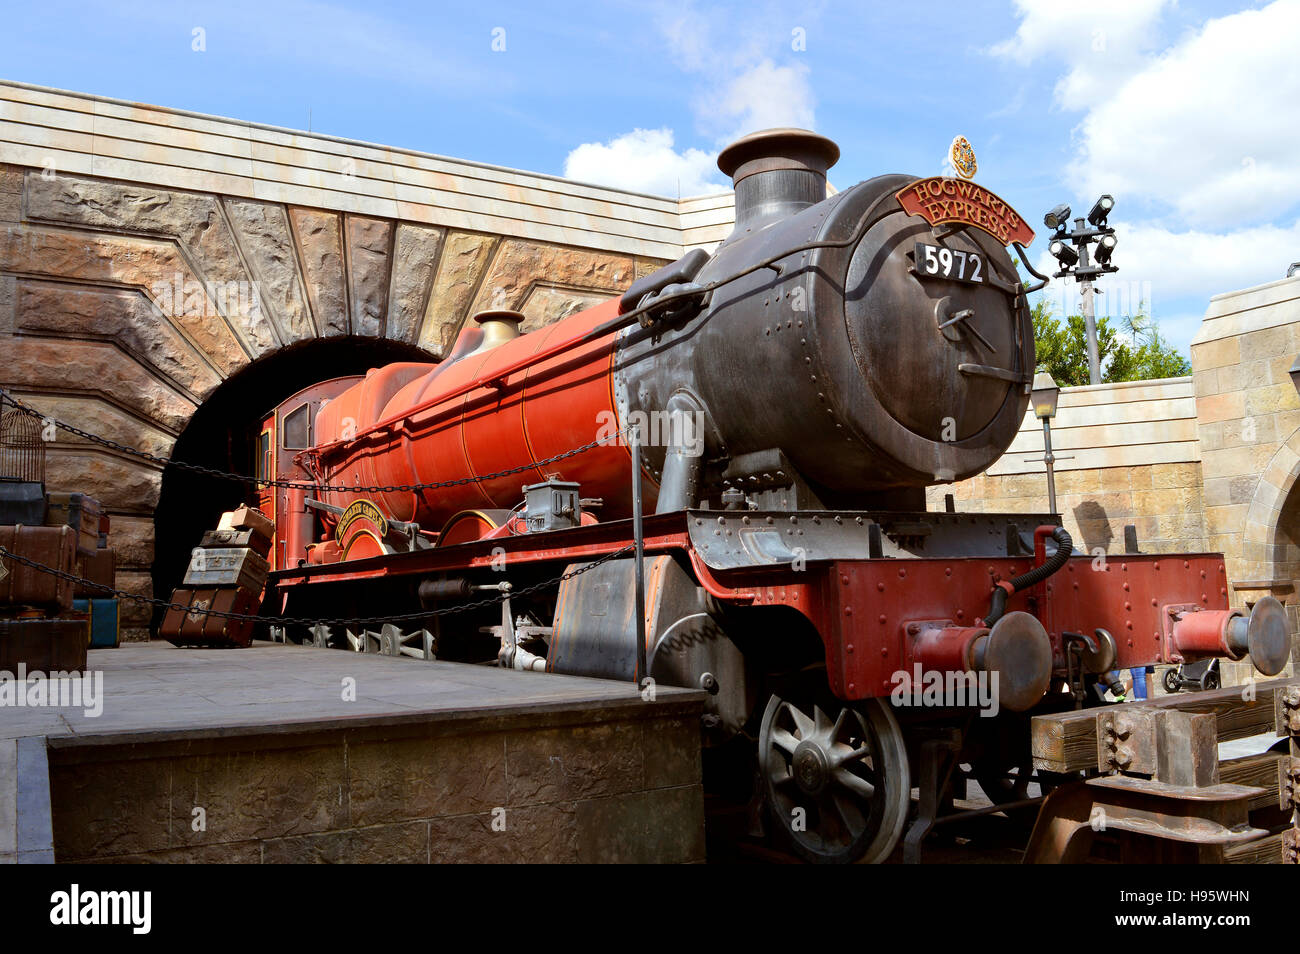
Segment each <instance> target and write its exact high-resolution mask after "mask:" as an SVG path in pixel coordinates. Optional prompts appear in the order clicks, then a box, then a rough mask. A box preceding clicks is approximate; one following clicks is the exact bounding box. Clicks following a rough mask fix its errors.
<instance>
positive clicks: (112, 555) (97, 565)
mask: <svg viewBox="0 0 1300 954" xmlns="http://www.w3.org/2000/svg"><path fill="white" fill-rule="evenodd" d="M77 566H78V570H77V576H80V577H82V578H83V579H87V580H90V581H91V582H92V583H100V584H102V585H104V586H107V587H109V589H111V588H112V587H113V585H114V580H115V579H116V578H117V551H116V550H108V549H103V548H101V549H98V550H96V551H95V552H94V554H93V555H92V556H78V557H77ZM72 595H73V597H74V598H76V597H85V598H86V599H110V598H111V597H110V594H109V592H108V590H101V589H98V588H96V587H93V586H87V585H86V584H84V583H77V584H76V585H75V586H74V587H73V591H72Z"/></svg>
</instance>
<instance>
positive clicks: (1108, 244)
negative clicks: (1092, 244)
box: [1092, 235, 1118, 265]
mask: <svg viewBox="0 0 1300 954" xmlns="http://www.w3.org/2000/svg"><path fill="white" fill-rule="evenodd" d="M1117 244H1118V242H1117V241H1116V239H1115V236H1113V235H1103V236H1102V237H1101V240H1100V241H1099V242H1097V251H1095V252H1094V253H1093V256H1092V257H1093V258H1095V259H1096V260H1097V264H1098V265H1105V264H1107V263H1108V262H1110V256H1111V254H1112V253H1113V252H1114V251H1115V246H1116V245H1117Z"/></svg>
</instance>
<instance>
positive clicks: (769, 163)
mask: <svg viewBox="0 0 1300 954" xmlns="http://www.w3.org/2000/svg"><path fill="white" fill-rule="evenodd" d="M839 158H840V147H839V146H837V145H835V143H834V142H832V141H831V140H829V139H827V138H826V137H825V136H819V135H817V133H815V132H810V131H809V130H807V129H763V130H760V131H758V132H755V133H750V134H749V135H748V136H744V137H742V138H740V139H737V140H736V141H735V142H733V143H732V144H731V145H730V146H728V147H727V148H726V149H723V150H722V152H721V153H720V154H719V155H718V168H719V169H721V170H722V172H723V173H724V174H725V175H728V176H731V183H732V185H733V187H734V188H735V190H736V232H734V233H733V234H737V233H739V232H740V231H741V230H742V229H750V230H754V229H759V228H762V227H763V226H765V225H769V224H771V223H772V222H775V221H777V220H779V219H784V218H786V217H788V216H791V215H794V214H795V213H796V212H798V211H800V210H801V209H806V208H807V207H808V206H810V205H815V204H816V203H818V202H820V201H821V200H822V199H824V198H826V170H827V169H829V168H830V167H831V166H833V165H835V163H836V162H837V161H838V160H839Z"/></svg>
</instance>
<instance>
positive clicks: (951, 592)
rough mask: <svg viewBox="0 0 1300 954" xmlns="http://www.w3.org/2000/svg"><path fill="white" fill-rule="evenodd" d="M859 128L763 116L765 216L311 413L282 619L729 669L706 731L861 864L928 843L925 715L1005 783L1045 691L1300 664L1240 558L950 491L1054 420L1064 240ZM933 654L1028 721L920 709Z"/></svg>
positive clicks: (719, 671)
mask: <svg viewBox="0 0 1300 954" xmlns="http://www.w3.org/2000/svg"><path fill="white" fill-rule="evenodd" d="M838 154H839V150H838V148H837V147H836V146H835V145H834V143H832V142H831V141H829V140H828V139H825V138H823V137H821V136H817V135H814V134H812V133H809V132H805V131H802V130H789V129H785V130H768V131H766V132H762V133H756V134H754V135H752V136H748V137H746V138H744V139H742V140H740V141H739V142H736V143H734V144H733V145H731V146H730V147H728V148H727V149H726V150H724V151H723V153H722V155H721V156H720V158H719V166H720V168H721V169H722V170H723V171H724V172H725V173H726V174H728V175H730V176H731V177H732V178H733V182H734V184H735V190H736V225H735V230H734V232H733V233H732V234H731V236H730V237H729V238H728V239H727V240H726V241H725V242H723V243H722V244H721V246H719V247H718V248H717V249H716V250H715V251H714V252H713V253H712V254H711V255H710V254H707V253H705V252H703V251H693V252H691V253H690V254H688V255H686V256H685V257H684V258H682V259H681V260H679V261H677V262H675V263H673V264H671V265H669V266H666V267H665V268H663V269H661V270H660V271H659V272H656V273H655V274H653V275H650V276H647V277H645V278H642V279H640V280H639V281H637V282H636V283H635V284H634V285H633V286H632V287H631V288H630V289H629V290H628V292H627V293H625V294H624V295H622V296H621V297H620V298H617V299H613V300H611V301H608V302H605V303H604V304H601V305H599V306H597V307H594V308H592V309H589V310H587V311H583V312H579V313H577V314H574V315H572V316H570V317H568V318H566V319H564V320H562V321H559V322H557V323H555V324H552V325H550V326H548V327H545V328H542V329H540V330H537V331H534V332H531V333H529V334H520V333H519V324H520V322H521V320H522V316H521V315H518V314H515V313H511V312H501V311H496V312H485V313H482V314H479V315H477V316H476V318H475V320H474V323H473V324H471V325H469V326H467V327H466V328H465V329H464V330H463V331H462V332H461V334H460V337H459V339H458V340H457V341H456V343H455V346H454V348H453V350H452V352H451V353H450V354H449V355H448V357H447V358H446V360H444V361H442V362H441V363H437V364H420V363H406V364H395V365H389V366H387V367H383V368H378V369H375V370H373V371H371V372H369V373H368V374H367V375H365V376H364V377H354V378H340V379H335V380H332V381H326V382H323V383H321V384H317V385H315V386H313V387H311V388H308V389H306V390H304V391H302V392H300V393H298V394H297V395H294V396H293V397H292V398H290V399H288V400H286V401H285V402H283V403H282V404H281V405H280V406H279V407H277V408H276V409H275V410H274V412H272V413H271V414H270V415H269V416H268V418H267V420H266V423H265V425H264V428H263V431H264V433H263V446H262V454H261V461H260V470H259V476H260V477H264V478H265V479H267V480H268V484H267V485H266V486H264V488H263V489H262V491H261V496H262V499H261V506H262V509H263V510H264V511H265V512H266V513H267V514H268V515H271V516H272V517H273V518H274V521H275V525H276V543H275V546H274V549H273V551H272V555H271V556H272V564H273V565H272V569H273V571H274V572H273V573H272V577H271V583H270V584H269V588H268V598H269V605H270V607H271V609H272V611H274V612H276V613H278V614H283V615H285V616H290V617H295V616H296V617H300V618H322V617H336V618H340V619H343V618H364V617H375V616H381V615H385V614H392V615H400V614H405V613H412V612H417V611H421V610H428V611H430V612H434V611H443V610H449V609H454V608H457V607H460V606H468V605H470V604H475V603H479V602H482V601H484V594H486V593H493V592H494V593H496V594H497V595H498V597H502V596H504V597H506V599H504V601H503V602H501V604H500V605H497V604H492V605H487V606H478V607H476V608H472V609H470V610H469V611H467V612H464V613H457V614H454V615H442V616H437V617H432V616H431V617H429V618H428V620H427V621H419V622H417V623H415V624H413V625H412V626H410V627H407V628H406V629H402V630H399V629H398V628H397V627H388V626H386V627H384V632H383V633H379V634H369V633H364V632H362V633H353V632H348V631H346V630H345V629H343V628H338V629H337V630H330V629H328V628H327V627H323V626H316V627H313V628H312V629H311V630H310V631H309V630H308V628H307V627H306V626H303V627H297V630H298V631H297V632H294V631H293V630H294V629H295V628H294V627H290V628H289V629H290V632H289V633H288V634H287V635H289V636H291V637H292V638H295V639H314V640H315V641H317V642H319V643H323V644H331V645H337V646H340V647H347V646H351V647H352V648H368V647H369V646H370V645H371V642H372V641H373V642H374V643H375V644H377V645H382V646H383V647H384V648H385V649H386V651H390V652H395V653H406V654H408V655H426V656H428V655H432V654H433V653H434V652H436V654H437V656H438V658H441V659H452V660H465V661H487V660H491V659H494V658H495V659H497V660H498V661H499V664H501V665H504V666H511V667H514V668H518V669H545V670H547V671H551V672H563V673H574V674H580V675H590V676H602V677H608V678H614V679H627V680H633V679H635V680H636V681H637V682H638V683H641V684H643V685H644V684H645V679H646V678H647V677H648V678H650V679H653V680H656V681H658V682H660V683H664V684H671V685H679V686H692V687H701V688H703V689H706V690H707V691H708V692H709V694H710V695H709V700H710V701H709V704H708V707H707V709H708V711H707V715H706V716H705V721H704V726H703V729H702V731H703V733H704V737H705V742H706V744H707V745H709V746H710V747H711V748H713V749H714V750H715V753H725V752H731V753H735V752H738V751H743V752H744V753H745V754H746V755H747V756H749V757H750V758H751V760H752V759H754V758H756V762H757V766H758V778H759V780H760V785H759V787H760V789H761V795H762V797H763V799H764V800H765V801H766V803H767V805H768V806H769V814H770V824H772V825H773V826H774V827H775V828H776V829H777V830H780V831H782V832H784V834H785V835H786V836H788V838H789V840H790V841H791V843H792V844H793V847H794V848H795V849H796V850H797V851H799V852H800V853H801V854H803V855H804V856H805V857H808V858H812V859H816V860H833V861H849V860H857V859H866V860H882V859H884V858H885V857H887V856H888V855H889V854H890V852H891V851H892V850H893V848H894V847H895V845H896V844H897V842H898V840H899V837H900V833H901V831H902V827H903V824H904V821H905V818H906V814H907V810H908V803H909V796H910V792H911V788H912V784H913V782H912V768H911V759H913V758H914V757H915V751H916V745H915V733H916V731H919V727H920V726H922V725H923V726H924V727H925V731H932V730H933V729H934V728H935V727H936V726H944V725H947V726H950V727H952V728H953V730H954V731H958V732H960V733H962V738H963V745H965V746H966V749H965V750H964V751H967V752H968V753H969V757H970V761H971V762H973V764H974V765H975V767H976V771H977V773H978V774H979V776H980V778H981V779H987V780H990V781H989V784H988V785H987V786H986V787H987V788H988V789H989V790H990V792H991V793H993V792H996V791H998V790H999V784H1000V781H1001V780H1004V779H1005V776H1006V773H1007V771H1008V770H1014V769H1016V768H1017V767H1019V766H1026V765H1027V760H1026V759H1025V757H1024V751H1025V749H1026V747H1027V732H1026V726H1027V720H1026V719H1025V718H1024V715H1023V714H1024V713H1028V712H1031V711H1044V710H1051V709H1053V708H1056V709H1059V708H1063V707H1069V706H1070V705H1072V704H1073V703H1074V700H1075V699H1078V698H1083V697H1084V696H1085V695H1091V693H1089V692H1088V690H1089V688H1090V687H1091V685H1092V684H1093V683H1095V682H1096V681H1097V679H1098V678H1099V677H1101V676H1102V675H1103V674H1104V673H1107V672H1109V671H1110V670H1113V669H1115V668H1128V667H1137V666H1146V665H1150V664H1155V663H1162V662H1176V661H1179V660H1184V659H1195V658H1203V657H1206V656H1223V657H1229V658H1240V657H1241V656H1242V655H1243V654H1245V653H1246V652H1249V653H1250V656H1251V658H1252V659H1253V660H1254V662H1255V665H1256V666H1257V667H1258V668H1259V669H1260V670H1261V671H1263V672H1265V673H1266V674H1270V675H1271V674H1274V673H1276V672H1278V671H1280V670H1281V668H1282V667H1283V665H1284V664H1285V661H1286V655H1287V651H1288V649H1287V643H1288V639H1287V626H1286V623H1285V618H1284V615H1283V613H1282V610H1281V607H1280V606H1279V605H1278V604H1277V603H1276V601H1272V600H1264V601H1261V602H1260V603H1259V604H1257V606H1256V608H1255V611H1254V613H1253V615H1252V617H1251V618H1249V619H1245V618H1243V617H1241V616H1240V615H1239V614H1236V613H1233V612H1231V611H1229V609H1228V602H1227V581H1226V578H1225V575H1224V566H1223V559H1222V557H1221V556H1220V555H1218V554H1178V555H1169V554H1164V555H1151V554H1140V553H1133V554H1125V555H1122V556H1120V555H1116V556H1114V557H1112V558H1111V559H1109V560H1107V561H1102V562H1095V561H1094V560H1093V558H1092V557H1085V556H1073V555H1072V541H1071V540H1070V537H1069V534H1068V533H1067V532H1066V531H1065V530H1064V529H1063V528H1062V527H1061V525H1060V524H1061V521H1060V518H1059V516H1058V515H1055V514H1027V513H1010V514H987V513H983V514H959V513H952V512H939V513H935V512H927V510H926V503H925V488H926V487H927V486H931V485H935V484H941V483H945V482H951V481H955V480H961V479H964V478H967V477H970V476H972V475H975V474H978V473H980V472H981V471H983V470H985V469H986V468H988V467H989V466H990V465H991V464H993V463H994V461H996V460H997V459H998V458H999V457H1000V456H1001V455H1002V453H1003V452H1004V451H1005V450H1006V449H1007V447H1008V446H1009V445H1010V443H1011V441H1012V439H1013V438H1014V436H1015V434H1016V432H1017V430H1018V428H1019V426H1020V424H1021V421H1022V419H1023V416H1024V413H1025V410H1026V406H1027V401H1028V392H1029V385H1030V382H1031V380H1032V377H1033V373H1034V342H1033V332H1032V327H1031V323H1030V315H1029V309H1028V307H1027V304H1026V300H1025V294H1026V287H1025V284H1024V283H1023V281H1022V280H1021V278H1020V276H1019V274H1018V273H1017V271H1016V266H1015V263H1014V261H1013V259H1012V257H1011V255H1010V254H1009V253H1008V245H1009V244H1010V245H1014V246H1016V247H1017V248H1018V249H1020V246H1022V245H1023V244H1027V243H1028V242H1029V241H1031V240H1032V236H1033V233H1032V232H1031V231H1030V230H1029V228H1028V226H1027V225H1026V224H1025V223H1024V221H1023V220H1022V219H1021V218H1020V217H1019V216H1018V215H1017V214H1016V213H1015V211H1014V210H1012V209H1011V207H1010V206H1008V205H1007V204H1006V203H1005V202H1003V201H1002V200H1000V199H999V198H998V197H997V196H995V195H994V194H993V193H991V192H989V191H988V190H986V189H983V188H982V187H980V186H977V185H975V184H973V183H971V182H968V181H965V180H958V179H949V178H941V177H935V178H931V179H917V178H916V177H913V176H901V175H890V176H881V177H877V178H874V179H870V180H868V181H865V182H861V183H859V184H857V185H855V186H853V187H852V188H849V189H846V190H844V191H842V192H839V193H838V194H835V195H833V196H830V197H827V195H826V192H827V189H826V171H827V169H828V168H829V167H830V166H831V165H832V164H833V163H834V162H835V161H836V159H837V158H838ZM927 249H929V250H931V252H936V251H941V252H944V254H943V256H942V260H943V261H945V262H955V261H960V262H961V269H960V271H957V270H955V269H954V268H951V267H935V266H934V265H932V264H931V262H935V261H939V259H938V257H932V256H930V255H927V253H926V250H927ZM1020 251H1021V252H1022V254H1021V258H1022V260H1023V259H1024V258H1025V256H1024V254H1023V249H1020ZM634 428H635V429H637V431H638V434H639V435H640V441H641V442H643V443H644V448H643V451H644V457H643V459H642V461H641V468H640V472H639V474H638V475H637V477H638V480H639V484H640V486H639V494H637V493H635V492H634V491H635V490H636V489H638V488H634V486H633V479H632V454H631V451H630V449H629V446H628V443H627V441H626V440H625V439H624V436H625V435H626V434H627V433H628V432H629V430H631V429H634ZM272 480H275V481H282V482H288V484H289V485H287V486H285V485H280V484H272V483H269V481H272ZM349 488H352V489H349ZM376 488H377V489H376ZM637 496H639V497H640V498H641V499H642V500H643V501H644V503H645V508H646V510H647V513H646V515H645V517H644V521H643V531H644V552H645V559H644V564H643V569H644V593H645V597H644V599H645V604H644V606H645V608H644V617H643V618H642V619H640V620H638V618H637V612H636V600H635V596H634V594H635V592H636V585H635V584H636V580H637V569H638V568H637V560H636V559H635V557H634V555H633V553H632V552H629V550H630V545H631V544H632V541H633V536H634V524H635V523H636V520H634V519H633V516H634V500H635V498H636V497H637ZM597 561H600V562H597ZM592 564H595V565H592ZM559 577H565V578H564V579H562V580H559V582H558V585H554V586H544V585H543V584H545V583H547V582H548V581H550V582H554V581H556V579H557V578H559ZM638 623H640V625H638ZM641 631H643V632H644V647H643V649H642V648H641V647H638V641H639V639H640V638H641V637H640V635H639V633H640V632H641ZM639 658H644V660H645V663H644V667H645V668H644V669H643V670H639V669H638V666H639V663H638V659H639ZM917 673H920V674H922V675H925V674H930V673H942V674H945V675H949V674H951V675H966V676H969V675H970V674H985V675H986V677H987V679H986V681H987V682H988V683H989V684H990V685H991V686H992V687H994V691H995V693H996V695H995V696H994V697H993V698H992V699H991V700H990V699H985V700H984V702H985V703H986V704H990V703H991V705H992V706H993V707H994V708H997V709H1000V710H1001V712H1002V715H1000V716H998V717H997V718H991V719H974V720H972V719H970V712H971V710H970V709H969V707H967V708H961V707H954V706H952V705H951V700H946V703H947V704H945V705H943V706H941V707H939V708H934V707H920V708H913V707H907V708H898V707H895V706H891V704H890V700H889V697H890V695H891V693H894V692H895V690H896V689H897V688H898V686H899V685H900V677H902V678H903V679H904V680H906V679H907V678H911V677H913V676H914V675H915V674H917ZM972 723H974V724H975V730H971V725H972ZM994 725H996V726H998V728H997V729H993V728H991V726H994ZM755 737H757V739H758V745H757V749H755V747H754V744H753V739H754V738H755ZM1022 771H1028V770H1027V768H1024V769H1022ZM995 797H996V795H995ZM795 809H803V812H802V813H799V812H796V811H795ZM796 817H798V818H801V819H802V820H803V824H802V825H800V824H794V823H793V820H794V819H795V818H796Z"/></svg>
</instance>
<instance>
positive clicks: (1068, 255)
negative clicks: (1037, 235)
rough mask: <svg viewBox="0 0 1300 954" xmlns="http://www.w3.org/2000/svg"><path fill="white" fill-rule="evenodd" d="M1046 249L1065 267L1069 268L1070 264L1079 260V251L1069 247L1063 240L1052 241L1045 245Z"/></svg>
mask: <svg viewBox="0 0 1300 954" xmlns="http://www.w3.org/2000/svg"><path fill="white" fill-rule="evenodd" d="M1047 250H1048V251H1049V252H1051V253H1052V254H1053V255H1054V256H1055V257H1056V260H1057V261H1058V262H1060V263H1061V264H1062V265H1064V266H1065V267H1066V268H1069V267H1070V266H1071V265H1073V264H1075V263H1076V262H1078V261H1079V253H1078V252H1076V251H1075V250H1074V249H1072V248H1070V246H1068V245H1066V244H1065V243H1064V242H1061V241H1056V242H1053V243H1052V244H1051V245H1049V246H1047Z"/></svg>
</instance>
